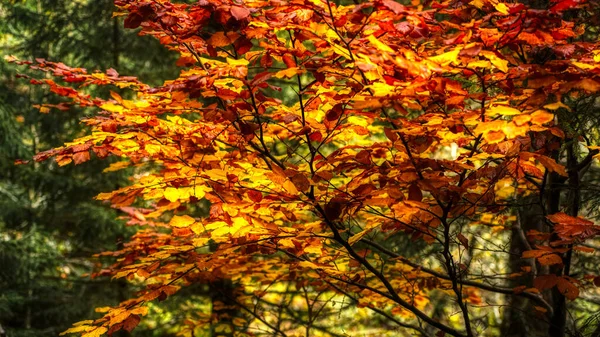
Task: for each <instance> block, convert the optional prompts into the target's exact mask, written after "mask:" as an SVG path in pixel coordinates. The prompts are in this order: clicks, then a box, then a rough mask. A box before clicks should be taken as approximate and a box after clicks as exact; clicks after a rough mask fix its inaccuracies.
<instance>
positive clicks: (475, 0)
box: [469, 0, 485, 9]
mask: <svg viewBox="0 0 600 337" xmlns="http://www.w3.org/2000/svg"><path fill="white" fill-rule="evenodd" d="M469 5H472V6H475V7H477V8H479V9H482V8H483V6H484V5H485V2H483V0H473V1H471V2H469Z"/></svg>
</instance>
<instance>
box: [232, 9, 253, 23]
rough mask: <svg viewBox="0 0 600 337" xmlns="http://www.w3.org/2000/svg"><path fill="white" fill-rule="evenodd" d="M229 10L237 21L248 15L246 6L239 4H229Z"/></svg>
mask: <svg viewBox="0 0 600 337" xmlns="http://www.w3.org/2000/svg"><path fill="white" fill-rule="evenodd" d="M230 12H231V15H233V17H234V18H235V19H236V20H238V21H241V20H244V19H245V18H247V17H248V16H249V15H250V11H249V10H248V8H246V7H240V6H231V9H230Z"/></svg>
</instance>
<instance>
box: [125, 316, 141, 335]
mask: <svg viewBox="0 0 600 337" xmlns="http://www.w3.org/2000/svg"><path fill="white" fill-rule="evenodd" d="M140 320H141V318H140V316H138V315H129V317H127V318H126V319H125V321H123V329H125V330H127V331H128V332H131V331H132V330H133V329H135V327H136V326H137V325H138V324H139V323H140Z"/></svg>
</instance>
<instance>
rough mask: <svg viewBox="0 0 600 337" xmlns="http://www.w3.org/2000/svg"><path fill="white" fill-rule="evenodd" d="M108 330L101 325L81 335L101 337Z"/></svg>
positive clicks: (83, 336) (84, 336) (82, 336)
mask: <svg viewBox="0 0 600 337" xmlns="http://www.w3.org/2000/svg"><path fill="white" fill-rule="evenodd" d="M106 331H108V329H107V328H105V327H103V326H101V327H99V328H96V329H95V330H92V331H90V332H88V333H86V334H84V335H81V337H100V336H102V335H104V333H105V332H106Z"/></svg>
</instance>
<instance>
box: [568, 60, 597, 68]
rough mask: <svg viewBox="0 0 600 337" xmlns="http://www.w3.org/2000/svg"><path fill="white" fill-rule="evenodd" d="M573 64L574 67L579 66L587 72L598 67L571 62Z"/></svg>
mask: <svg viewBox="0 0 600 337" xmlns="http://www.w3.org/2000/svg"><path fill="white" fill-rule="evenodd" d="M571 63H573V65H575V66H577V67H579V68H581V69H586V70H587V69H594V68H596V66H593V65H591V64H587V63H582V62H571Z"/></svg>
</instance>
